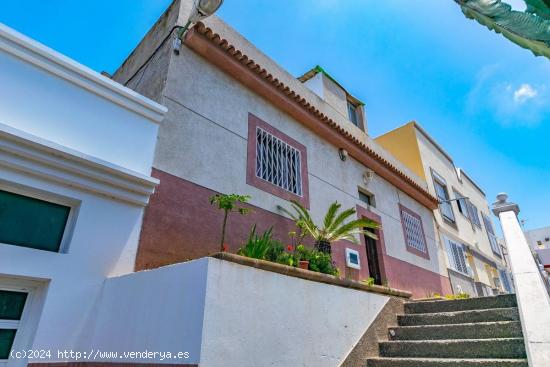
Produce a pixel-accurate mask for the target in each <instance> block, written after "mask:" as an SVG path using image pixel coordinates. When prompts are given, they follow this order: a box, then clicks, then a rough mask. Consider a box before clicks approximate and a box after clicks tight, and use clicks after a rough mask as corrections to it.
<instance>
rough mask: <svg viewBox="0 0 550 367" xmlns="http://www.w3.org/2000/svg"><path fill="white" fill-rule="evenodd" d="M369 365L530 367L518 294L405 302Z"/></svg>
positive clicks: (389, 366) (388, 366)
mask: <svg viewBox="0 0 550 367" xmlns="http://www.w3.org/2000/svg"><path fill="white" fill-rule="evenodd" d="M397 323H398V325H399V326H397V327H392V328H389V341H382V342H379V350H380V357H377V358H371V359H368V360H367V366H368V367H436V366H437V367H470V366H471V367H473V366H476V367H489V366H490V367H527V366H528V365H527V359H526V354H525V345H524V343H523V335H522V331H521V323H520V321H519V314H518V309H517V303H516V297H515V295H513V294H511V295H502V296H495V297H481V298H471V299H461V300H453V301H420V302H409V303H406V304H405V314H404V315H398V316H397Z"/></svg>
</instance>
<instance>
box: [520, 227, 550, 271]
mask: <svg viewBox="0 0 550 367" xmlns="http://www.w3.org/2000/svg"><path fill="white" fill-rule="evenodd" d="M524 233H525V238H526V240H527V243H528V244H529V246H531V250H532V251H533V252H534V253H535V254H536V255H537V258H538V260H539V262H540V265H541V266H542V267H543V268H544V269H545V270H546V272H547V273H550V227H543V228H537V229H531V230H529V231H525V232H524Z"/></svg>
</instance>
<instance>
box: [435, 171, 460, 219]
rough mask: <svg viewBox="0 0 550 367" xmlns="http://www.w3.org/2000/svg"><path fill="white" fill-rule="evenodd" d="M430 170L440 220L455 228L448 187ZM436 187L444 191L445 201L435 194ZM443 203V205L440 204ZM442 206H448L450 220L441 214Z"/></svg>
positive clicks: (445, 182) (441, 178)
mask: <svg viewBox="0 0 550 367" xmlns="http://www.w3.org/2000/svg"><path fill="white" fill-rule="evenodd" d="M430 170H431V173H432V180H433V185H434V191H435V196H436V198H437V200H438V207H439V213H440V214H441V218H442V219H443V221H444V222H445V223H448V224H450V225H452V226H455V227H456V216H455V213H454V209H453V205H452V201H449V200H451V196H450V194H449V186H448V185H447V180H445V179H444V178H443V177H442V176H441V175H440V174H438V173H437V172H436V171H435V170H434V169H433V168H430ZM437 185H439V186H441V187H442V189H443V190H444V192H445V196H446V197H445V199H444V200H445V201H443V200H442V199H441V198H440V197H439V195H438V193H437ZM441 201H443V203H442V202H441ZM442 205H449V209H450V211H451V215H452V216H453V217H452V218H449V217H448V216H447V215H445V214H444V213H443V210H442V209H441V207H442Z"/></svg>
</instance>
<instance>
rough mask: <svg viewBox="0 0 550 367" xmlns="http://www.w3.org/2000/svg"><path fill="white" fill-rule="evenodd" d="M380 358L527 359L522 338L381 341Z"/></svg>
mask: <svg viewBox="0 0 550 367" xmlns="http://www.w3.org/2000/svg"><path fill="white" fill-rule="evenodd" d="M379 347H380V356H381V357H417V358H418V357H426V358H526V357H527V356H526V354H525V344H524V343H523V339H522V338H500V339H468V340H423V341H418V340H416V341H384V342H380V343H379Z"/></svg>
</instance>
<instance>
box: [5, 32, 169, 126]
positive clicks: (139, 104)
mask: <svg viewBox="0 0 550 367" xmlns="http://www.w3.org/2000/svg"><path fill="white" fill-rule="evenodd" d="M0 50H3V51H5V52H7V53H9V54H11V55H13V56H15V57H17V58H19V59H22V60H24V61H26V62H28V63H30V64H32V65H34V66H35V67H38V68H40V69H43V70H45V71H47V72H49V73H52V74H54V75H56V76H58V77H61V78H63V79H65V80H66V81H68V82H70V83H73V84H76V85H78V86H80V87H82V88H84V89H86V90H88V91H90V92H92V93H94V94H96V95H98V96H101V97H103V98H105V99H107V100H109V101H112V102H114V103H116V104H118V105H120V106H122V107H124V108H126V109H128V110H130V111H133V112H135V113H137V114H139V115H141V116H144V117H146V118H148V119H149V120H151V121H153V122H156V123H159V122H160V121H162V119H163V118H164V115H165V113H166V112H167V108H166V107H164V106H162V105H160V104H159V103H157V102H155V101H152V100H150V99H149V98H146V97H144V96H142V95H140V94H138V93H136V92H134V91H133V90H131V89H129V88H127V87H125V86H123V85H121V84H119V83H117V82H115V81H113V80H111V79H109V78H107V77H105V76H103V75H101V74H100V73H98V72H96V71H94V70H92V69H90V68H88V67H86V66H84V65H82V64H80V63H78V62H76V61H74V60H72V59H70V58H69V57H67V56H64V55H62V54H60V53H59V52H57V51H55V50H53V49H51V48H49V47H47V46H45V45H43V44H41V43H39V42H37V41H35V40H33V39H31V38H29V37H27V36H25V35H23V34H21V33H19V32H17V31H15V30H14V29H12V28H10V27H8V26H6V25H5V24H3V23H0Z"/></svg>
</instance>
